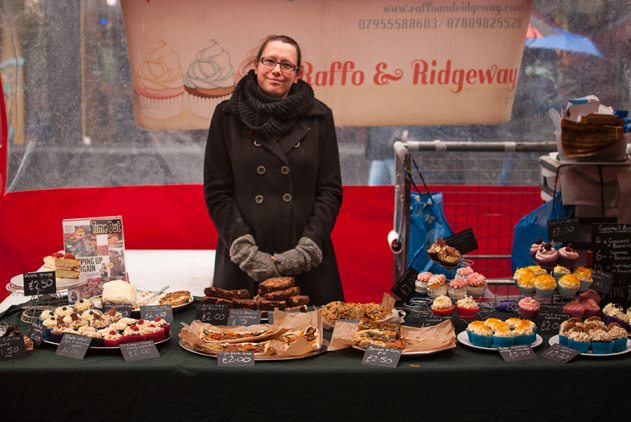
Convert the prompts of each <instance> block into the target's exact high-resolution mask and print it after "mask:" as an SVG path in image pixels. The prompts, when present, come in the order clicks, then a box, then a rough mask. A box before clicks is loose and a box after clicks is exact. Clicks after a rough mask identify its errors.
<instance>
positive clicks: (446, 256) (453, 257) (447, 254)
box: [438, 246, 462, 268]
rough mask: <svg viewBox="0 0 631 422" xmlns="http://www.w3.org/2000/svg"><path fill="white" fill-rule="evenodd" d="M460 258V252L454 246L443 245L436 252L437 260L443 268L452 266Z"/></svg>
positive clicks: (454, 265)
mask: <svg viewBox="0 0 631 422" xmlns="http://www.w3.org/2000/svg"><path fill="white" fill-rule="evenodd" d="M461 260H462V254H461V253H460V252H459V251H458V249H456V248H452V247H451V246H445V247H444V248H443V249H442V250H441V251H440V252H438V262H439V263H440V265H442V266H443V267H445V268H454V267H456V266H457V265H458V263H459V262H460V261H461Z"/></svg>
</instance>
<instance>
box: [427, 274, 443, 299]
mask: <svg viewBox="0 0 631 422" xmlns="http://www.w3.org/2000/svg"><path fill="white" fill-rule="evenodd" d="M446 280H447V277H445V274H434V275H432V276H431V277H430V279H429V280H428V281H427V293H428V294H429V296H430V297H438V296H444V295H446V294H447V284H446Z"/></svg>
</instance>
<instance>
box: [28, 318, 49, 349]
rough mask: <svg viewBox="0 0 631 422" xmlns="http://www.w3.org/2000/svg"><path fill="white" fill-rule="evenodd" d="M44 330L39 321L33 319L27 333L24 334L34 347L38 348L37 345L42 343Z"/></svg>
mask: <svg viewBox="0 0 631 422" xmlns="http://www.w3.org/2000/svg"><path fill="white" fill-rule="evenodd" d="M44 330H45V329H44V326H43V325H42V323H41V322H39V321H35V322H34V323H33V324H31V327H30V328H29V329H28V334H27V335H26V336H27V337H28V338H30V339H31V340H32V341H33V347H35V348H36V349H39V346H40V345H41V344H42V340H44Z"/></svg>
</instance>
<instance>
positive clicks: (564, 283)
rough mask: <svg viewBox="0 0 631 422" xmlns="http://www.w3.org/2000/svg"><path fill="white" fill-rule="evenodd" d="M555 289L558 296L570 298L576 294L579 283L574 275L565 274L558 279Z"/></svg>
mask: <svg viewBox="0 0 631 422" xmlns="http://www.w3.org/2000/svg"><path fill="white" fill-rule="evenodd" d="M557 284H558V286H557V288H558V289H559V294H560V295H561V296H564V297H572V296H574V295H575V294H576V292H578V288H579V287H580V286H581V282H580V281H578V277H576V276H575V275H574V274H566V275H564V276H563V277H561V278H559V281H558V283H557Z"/></svg>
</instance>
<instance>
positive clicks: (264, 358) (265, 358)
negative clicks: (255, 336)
mask: <svg viewBox="0 0 631 422" xmlns="http://www.w3.org/2000/svg"><path fill="white" fill-rule="evenodd" d="M178 344H179V345H180V347H181V348H182V349H184V350H186V351H187V352H191V353H195V354H196V355H200V356H205V357H207V358H213V359H217V354H211V353H204V352H200V351H198V350H195V349H191V348H190V347H189V346H188V344H186V343H184V342H183V341H182V340H180V341H179V342H178ZM325 352H326V346H323V347H321V348H320V349H318V350H314V351H313V352H311V353H308V354H306V355H304V356H291V357H278V356H256V355H254V360H255V361H256V362H260V361H274V360H276V361H280V360H296V359H305V358H310V357H312V356H317V355H321V354H322V353H325Z"/></svg>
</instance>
